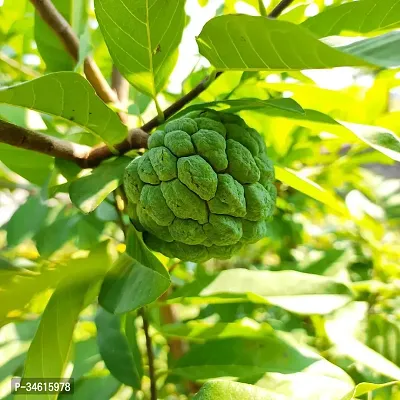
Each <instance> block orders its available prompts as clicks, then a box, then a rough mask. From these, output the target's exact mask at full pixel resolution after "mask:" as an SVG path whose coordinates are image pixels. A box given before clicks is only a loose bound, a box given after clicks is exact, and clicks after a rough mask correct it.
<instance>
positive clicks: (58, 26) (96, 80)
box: [30, 0, 118, 104]
mask: <svg viewBox="0 0 400 400" xmlns="http://www.w3.org/2000/svg"><path fill="white" fill-rule="evenodd" d="M30 1H31V3H32V4H33V5H34V7H35V9H36V11H37V12H38V13H39V15H40V16H41V18H42V19H43V20H44V21H45V22H46V23H47V25H49V27H50V28H51V29H52V30H53V31H54V33H55V34H56V35H57V36H58V38H59V39H60V41H61V42H62V44H63V45H64V47H65V49H66V50H67V52H68V54H69V55H70V56H71V57H72V58H73V59H74V60H75V61H78V58H79V39H78V37H77V36H76V34H75V32H74V31H73V30H72V28H71V26H70V25H69V24H68V22H67V21H66V20H65V18H64V17H63V16H62V15H61V14H60V13H59V12H58V10H57V9H56V8H55V7H54V5H53V3H52V2H51V0H30ZM84 72H85V75H86V78H87V79H88V81H89V82H90V83H91V84H92V86H93V87H94V89H95V90H96V93H97V94H98V96H99V97H100V98H101V99H102V100H103V101H104V102H106V103H114V104H118V97H117V95H116V93H115V92H114V91H113V90H112V89H111V87H110V86H109V84H108V83H107V81H106V79H105V78H104V76H103V75H102V73H101V71H100V69H99V67H98V66H97V64H96V63H95V61H94V60H93V59H92V58H91V57H86V58H85V62H84Z"/></svg>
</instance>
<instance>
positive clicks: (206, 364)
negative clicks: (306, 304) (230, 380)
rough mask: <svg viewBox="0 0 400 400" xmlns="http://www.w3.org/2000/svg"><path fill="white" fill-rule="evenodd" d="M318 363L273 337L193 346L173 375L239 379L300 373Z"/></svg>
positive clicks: (195, 377) (193, 377) (174, 369)
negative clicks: (274, 373)
mask: <svg viewBox="0 0 400 400" xmlns="http://www.w3.org/2000/svg"><path fill="white" fill-rule="evenodd" d="M318 360H319V358H318V357H317V356H315V355H310V356H308V355H304V354H302V353H301V352H300V351H298V350H297V349H295V348H294V347H292V346H291V345H290V344H288V343H286V342H285V341H284V340H281V339H279V338H277V337H275V336H272V335H271V336H266V337H265V338H264V339H254V340H252V339H241V338H231V339H222V340H216V341H209V342H207V343H205V344H201V345H196V346H193V347H192V349H191V350H189V352H188V353H186V354H185V355H184V356H183V357H182V358H181V359H179V360H178V362H177V363H176V365H175V367H174V368H173V369H172V373H173V374H176V375H179V376H182V377H184V378H186V379H190V380H200V379H211V378H218V377H224V376H230V377H235V378H239V379H240V378H246V377H250V376H255V375H257V374H261V375H262V374H264V373H266V372H279V373H284V374H290V373H295V372H300V371H302V370H303V369H304V368H306V367H308V366H310V365H312V364H313V363H315V362H316V361H318Z"/></svg>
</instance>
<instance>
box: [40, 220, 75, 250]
mask: <svg viewBox="0 0 400 400" xmlns="http://www.w3.org/2000/svg"><path fill="white" fill-rule="evenodd" d="M79 217H80V216H71V215H68V216H61V217H60V218H57V219H56V220H55V221H54V222H52V223H51V224H50V225H48V226H45V227H44V228H42V229H40V231H39V232H38V233H37V234H36V235H35V238H34V239H35V242H36V247H37V249H38V252H39V254H40V255H41V256H42V257H44V258H49V257H50V256H51V255H52V254H53V253H54V252H55V251H57V250H59V249H60V248H61V247H62V246H63V245H64V244H65V243H66V242H67V241H69V240H70V239H72V238H73V237H74V236H75V235H76V229H75V226H76V224H77V223H78V221H79V219H80V218H79Z"/></svg>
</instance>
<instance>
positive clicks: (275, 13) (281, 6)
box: [268, 0, 294, 18]
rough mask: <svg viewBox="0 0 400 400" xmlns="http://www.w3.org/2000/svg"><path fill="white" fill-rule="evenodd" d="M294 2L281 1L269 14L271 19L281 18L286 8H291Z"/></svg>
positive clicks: (289, 0) (288, 0) (290, 0)
mask: <svg viewBox="0 0 400 400" xmlns="http://www.w3.org/2000/svg"><path fill="white" fill-rule="evenodd" d="M293 1H294V0H282V1H280V2H279V3H278V4H277V5H276V7H275V8H274V9H273V10H272V11H271V12H270V13H269V14H268V17H269V18H277V17H279V16H280V15H281V14H282V12H283V11H284V10H285V8H287V7H289V6H290V5H291V4H292V3H293Z"/></svg>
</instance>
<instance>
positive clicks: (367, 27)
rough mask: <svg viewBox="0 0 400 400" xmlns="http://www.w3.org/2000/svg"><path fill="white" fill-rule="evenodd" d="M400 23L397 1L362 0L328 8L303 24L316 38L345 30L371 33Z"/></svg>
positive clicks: (399, 6) (338, 33)
mask: <svg viewBox="0 0 400 400" xmlns="http://www.w3.org/2000/svg"><path fill="white" fill-rule="evenodd" d="M399 23H400V4H399V3H398V2H397V0H384V1H382V0H362V1H357V2H349V3H345V4H340V5H337V6H334V7H329V8H327V9H326V10H324V11H323V12H321V13H319V14H317V15H315V16H314V17H310V18H308V19H307V20H306V21H304V22H303V23H302V24H301V25H302V26H303V27H305V28H307V29H308V30H309V31H311V32H312V33H313V34H314V35H316V36H317V37H326V36H333V35H340V34H341V33H342V32H343V31H350V32H356V33H368V32H371V31H374V30H381V29H386V28H389V27H390V28H395V27H397V26H398V25H399Z"/></svg>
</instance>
